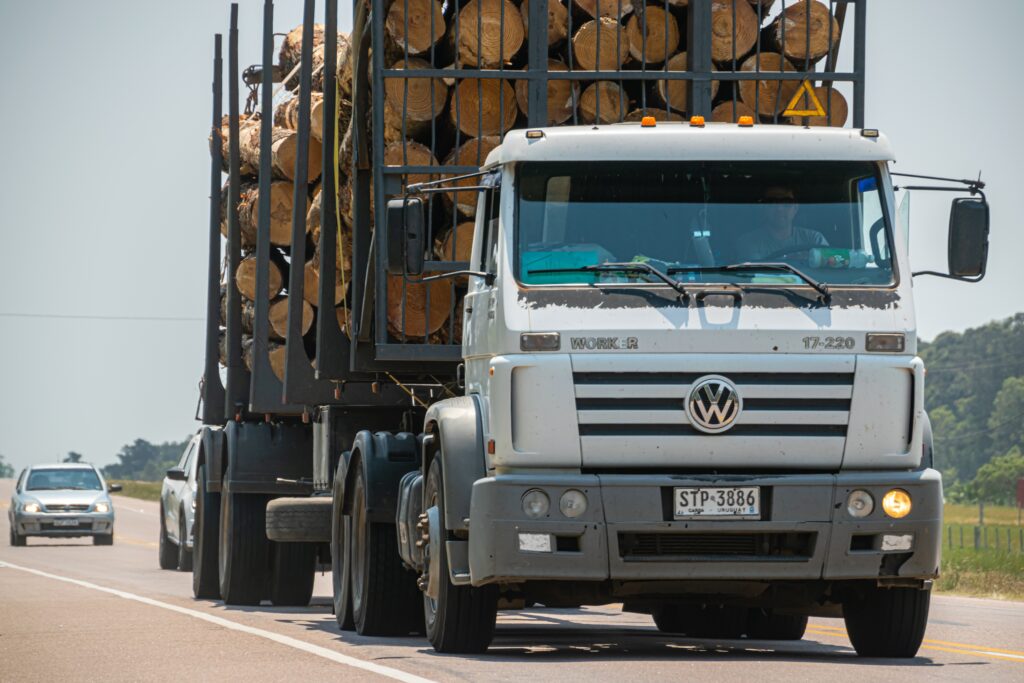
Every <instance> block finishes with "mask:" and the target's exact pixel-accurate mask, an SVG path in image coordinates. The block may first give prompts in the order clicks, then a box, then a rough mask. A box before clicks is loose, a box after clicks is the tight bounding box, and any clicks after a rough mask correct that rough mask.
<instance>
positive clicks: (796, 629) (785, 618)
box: [747, 608, 807, 640]
mask: <svg viewBox="0 0 1024 683" xmlns="http://www.w3.org/2000/svg"><path fill="white" fill-rule="evenodd" d="M806 630H807V617H806V616H801V615H797V614H776V613H774V612H771V611H767V612H766V611H765V610H763V609H758V608H754V609H751V610H750V611H749V612H748V614H747V638H751V639H753V640H800V639H801V638H803V637H804V631H806Z"/></svg>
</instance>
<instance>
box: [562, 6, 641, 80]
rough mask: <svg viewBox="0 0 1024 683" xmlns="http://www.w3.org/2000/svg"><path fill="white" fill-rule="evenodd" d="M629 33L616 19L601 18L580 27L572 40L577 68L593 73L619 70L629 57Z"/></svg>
mask: <svg viewBox="0 0 1024 683" xmlns="http://www.w3.org/2000/svg"><path fill="white" fill-rule="evenodd" d="M598 34H600V36H601V38H600V41H601V46H600V54H598ZM630 45H631V43H630V39H629V33H628V32H627V31H626V30H625V29H624V28H623V27H622V25H621V24H620V23H619V22H617V21H616V20H615V19H611V18H608V17H601V18H600V19H593V20H591V21H588V22H587V23H585V24H583V25H582V26H580V29H579V30H578V31H576V35H575V36H573V38H572V54H573V59H574V60H575V61H576V68H578V69H582V70H586V71H591V70H594V69H598V68H600V69H603V70H609V71H611V70H614V69H618V68H619V67H620V66H622V64H623V63H624V62H625V61H626V59H627V58H628V57H629V53H630Z"/></svg>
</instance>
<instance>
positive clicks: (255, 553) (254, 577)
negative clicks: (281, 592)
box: [217, 493, 270, 605]
mask: <svg viewBox="0 0 1024 683" xmlns="http://www.w3.org/2000/svg"><path fill="white" fill-rule="evenodd" d="M266 519H267V499H266V497H264V496H261V495H257V494H251V493H228V494H226V495H225V496H224V497H223V500H221V506H220V543H219V544H218V552H217V555H218V565H219V572H218V576H219V579H220V596H221V598H222V599H223V600H224V603H225V604H228V605H258V604H260V600H261V599H262V598H263V587H264V584H265V581H266V575H267V565H268V551H269V545H270V541H268V540H267V529H266V526H267V525H266Z"/></svg>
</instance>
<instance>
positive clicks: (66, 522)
mask: <svg viewBox="0 0 1024 683" xmlns="http://www.w3.org/2000/svg"><path fill="white" fill-rule="evenodd" d="M53 525H54V526H78V520H77V519H55V520H53Z"/></svg>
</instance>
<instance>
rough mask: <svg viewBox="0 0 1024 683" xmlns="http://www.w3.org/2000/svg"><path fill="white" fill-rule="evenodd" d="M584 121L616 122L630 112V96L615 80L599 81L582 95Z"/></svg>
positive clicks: (590, 122)
mask: <svg viewBox="0 0 1024 683" xmlns="http://www.w3.org/2000/svg"><path fill="white" fill-rule="evenodd" d="M579 111H580V113H579V116H580V121H581V122H582V123H587V124H593V123H616V122H618V121H622V120H623V119H624V118H625V116H626V114H627V113H629V97H628V96H627V95H626V93H625V92H623V90H622V88H620V87H619V85H618V84H617V83H615V82H613V81H597V82H596V83H591V84H590V85H589V86H587V89H586V90H584V91H583V94H582V95H580V110H579Z"/></svg>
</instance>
